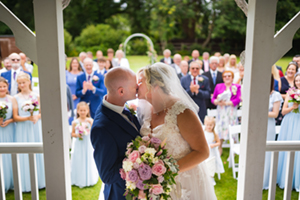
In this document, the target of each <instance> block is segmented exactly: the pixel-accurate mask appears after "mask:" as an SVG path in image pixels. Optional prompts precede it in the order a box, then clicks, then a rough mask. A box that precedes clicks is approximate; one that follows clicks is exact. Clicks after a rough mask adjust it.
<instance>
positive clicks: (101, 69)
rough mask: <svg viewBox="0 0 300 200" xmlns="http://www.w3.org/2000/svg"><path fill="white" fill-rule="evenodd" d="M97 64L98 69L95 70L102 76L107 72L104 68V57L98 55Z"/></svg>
mask: <svg viewBox="0 0 300 200" xmlns="http://www.w3.org/2000/svg"><path fill="white" fill-rule="evenodd" d="M97 64H98V65H99V69H98V71H97V73H98V74H101V75H102V76H104V75H105V74H106V73H107V70H106V64H107V62H106V59H105V58H104V57H100V58H98V60H97Z"/></svg>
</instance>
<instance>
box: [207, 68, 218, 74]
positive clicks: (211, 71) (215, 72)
mask: <svg viewBox="0 0 300 200" xmlns="http://www.w3.org/2000/svg"><path fill="white" fill-rule="evenodd" d="M209 70H210V73H211V75H213V73H214V74H215V75H217V69H216V70H215V71H213V70H212V69H209Z"/></svg>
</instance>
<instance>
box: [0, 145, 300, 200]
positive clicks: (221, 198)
mask: <svg viewBox="0 0 300 200" xmlns="http://www.w3.org/2000/svg"><path fill="white" fill-rule="evenodd" d="M228 155H229V149H228V148H227V149H224V151H223V155H222V161H223V163H224V168H225V173H223V174H221V180H219V179H218V178H217V175H216V176H215V180H216V183H217V184H216V186H215V192H216V195H217V198H218V200H236V191H237V180H235V179H234V178H233V176H232V169H231V168H228V162H227V158H228ZM237 161H238V156H237V157H236V162H237ZM100 187H101V181H100V180H99V182H98V183H97V184H96V185H95V186H92V187H86V188H79V187H76V186H72V199H73V200H83V199H87V200H97V199H98V196H99V192H100ZM262 193H263V198H262V199H263V200H267V199H268V191H267V190H264V191H262ZM39 194H40V199H41V200H45V199H46V192H45V189H43V190H40V192H39ZM298 194H299V193H297V192H296V191H292V198H291V200H297V199H298ZM6 198H7V200H13V199H14V193H13V191H9V192H8V193H7V194H6ZM23 199H24V200H30V199H31V194H30V193H23ZM282 199H283V190H282V189H280V188H279V187H277V189H276V198H275V200H282Z"/></svg>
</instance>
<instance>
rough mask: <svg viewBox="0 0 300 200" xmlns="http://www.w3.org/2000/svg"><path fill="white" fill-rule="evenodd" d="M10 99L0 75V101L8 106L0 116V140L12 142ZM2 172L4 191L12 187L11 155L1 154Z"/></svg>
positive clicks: (13, 125) (6, 84) (3, 79)
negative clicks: (3, 116)
mask: <svg viewBox="0 0 300 200" xmlns="http://www.w3.org/2000/svg"><path fill="white" fill-rule="evenodd" d="M12 99H13V97H12V96H10V95H8V82H7V81H6V79H5V78H3V77H0V103H5V104H6V105H7V106H8V109H7V113H6V117H5V119H3V118H0V142H1V143H2V142H13V141H14V131H15V124H14V123H13V122H14V120H13V118H12ZM2 163H3V174H4V186H5V192H7V191H8V190H12V189H13V188H14V183H13V172H12V164H11V155H10V154H3V155H2Z"/></svg>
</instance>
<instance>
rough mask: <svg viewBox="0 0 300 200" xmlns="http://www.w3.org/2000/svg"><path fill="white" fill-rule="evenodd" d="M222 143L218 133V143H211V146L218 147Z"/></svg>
mask: <svg viewBox="0 0 300 200" xmlns="http://www.w3.org/2000/svg"><path fill="white" fill-rule="evenodd" d="M220 145H221V142H220V138H219V136H218V135H216V143H214V144H211V145H210V148H215V147H218V146H220Z"/></svg>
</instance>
